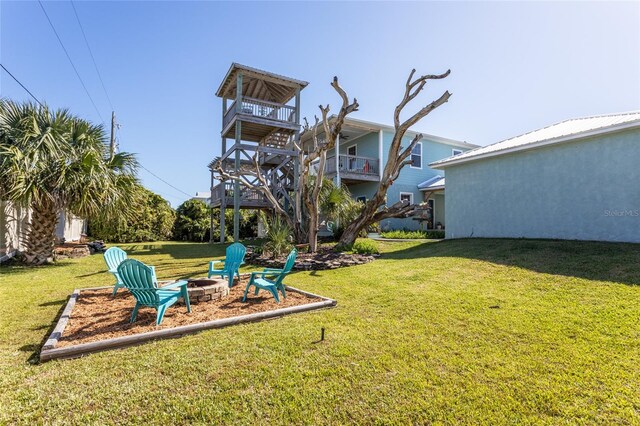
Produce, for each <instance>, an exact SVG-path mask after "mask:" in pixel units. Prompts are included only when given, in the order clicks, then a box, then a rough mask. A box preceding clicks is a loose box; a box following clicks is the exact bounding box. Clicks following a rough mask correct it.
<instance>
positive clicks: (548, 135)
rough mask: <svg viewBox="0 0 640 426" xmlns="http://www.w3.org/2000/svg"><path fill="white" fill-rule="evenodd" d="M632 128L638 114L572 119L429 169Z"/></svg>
mask: <svg viewBox="0 0 640 426" xmlns="http://www.w3.org/2000/svg"><path fill="white" fill-rule="evenodd" d="M635 127H640V111H633V112H627V113H619V114H607V115H597V116H592V117H584V118H573V119H570V120H565V121H561V122H559V123H556V124H552V125H551V126H547V127H543V128H542V129H538V130H534V131H532V132H529V133H525V134H523V135H520V136H516V137H514V138H510V139H506V140H503V141H501V142H497V143H494V144H492V145H487V146H483V147H480V148H477V149H473V150H471V151H467V152H464V153H462V154H458V155H456V156H453V157H448V158H445V159H442V160H439V161H436V162H433V163H431V164H429V166H431V167H435V168H441V167H446V166H449V165H454V164H460V163H465V162H468V161H475V160H480V159H482V158H487V157H493V156H497V155H503V154H508V153H511V152H517V151H524V150H528V149H534V148H538V147H541V146H547V145H552V144H556V143H561V142H567V141H573V140H576V139H580V138H585V137H589V136H595V135H599V134H603V133H609V132H614V131H619V130H624V129H629V128H635Z"/></svg>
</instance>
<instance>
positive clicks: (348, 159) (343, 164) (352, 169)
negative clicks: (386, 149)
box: [325, 155, 380, 176]
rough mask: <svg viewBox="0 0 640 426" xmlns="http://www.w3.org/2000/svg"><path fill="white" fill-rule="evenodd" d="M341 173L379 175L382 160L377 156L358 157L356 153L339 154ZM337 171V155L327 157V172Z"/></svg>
mask: <svg viewBox="0 0 640 426" xmlns="http://www.w3.org/2000/svg"><path fill="white" fill-rule="evenodd" d="M338 167H339V168H340V173H349V174H354V175H366V176H379V173H380V161H379V160H378V159H377V158H368V157H358V156H356V155H339V156H338ZM335 172H336V157H335V156H333V157H329V158H327V163H326V169H325V173H327V174H331V173H335Z"/></svg>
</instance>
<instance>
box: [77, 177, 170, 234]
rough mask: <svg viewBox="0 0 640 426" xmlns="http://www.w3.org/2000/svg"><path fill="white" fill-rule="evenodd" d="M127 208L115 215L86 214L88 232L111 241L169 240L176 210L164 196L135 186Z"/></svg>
mask: <svg viewBox="0 0 640 426" xmlns="http://www.w3.org/2000/svg"><path fill="white" fill-rule="evenodd" d="M136 192H137V194H136V196H135V197H134V202H133V203H132V204H131V205H129V207H128V209H127V210H128V211H127V212H123V213H125V214H122V215H120V216H118V217H115V218H107V217H106V216H102V215H97V216H93V217H90V218H89V230H88V234H89V235H90V236H91V237H93V238H95V239H99V240H105V241H109V242H112V243H133V242H136V243H137V242H143V241H158V240H168V239H169V238H171V229H172V228H173V222H174V220H175V217H176V213H175V212H174V210H173V209H172V208H171V205H170V204H169V202H168V201H167V200H165V199H164V198H162V197H161V196H159V195H158V194H154V193H153V192H151V191H149V190H148V189H146V188H144V187H143V186H138V187H137V189H136Z"/></svg>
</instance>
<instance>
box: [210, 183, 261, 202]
mask: <svg viewBox="0 0 640 426" xmlns="http://www.w3.org/2000/svg"><path fill="white" fill-rule="evenodd" d="M234 186H235V185H234V184H233V182H225V183H220V184H218V185H216V186H214V187H213V189H212V191H211V204H212V205H216V204H217V203H219V202H220V201H222V199H223V198H224V199H225V204H226V205H233V191H234ZM267 203H268V201H267V199H266V198H265V196H264V195H262V193H261V192H260V191H256V190H254V189H248V188H245V187H242V186H241V187H240V205H255V206H257V205H260V204H267Z"/></svg>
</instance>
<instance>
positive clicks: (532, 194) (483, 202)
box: [431, 112, 640, 243]
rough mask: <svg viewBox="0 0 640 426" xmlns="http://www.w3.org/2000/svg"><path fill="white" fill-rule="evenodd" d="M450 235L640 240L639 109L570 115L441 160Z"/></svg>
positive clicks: (455, 236)
mask: <svg viewBox="0 0 640 426" xmlns="http://www.w3.org/2000/svg"><path fill="white" fill-rule="evenodd" d="M431 167H433V168H436V169H438V170H442V171H445V170H446V173H447V205H446V214H447V228H446V231H445V232H446V237H447V238H468V237H481V238H482V237H484V238H487V237H498V238H552V239H570V240H597V241H621V242H635V243H640V112H632V113H624V114H610V115H601V116H594V117H585V118H579V119H572V120H566V121H563V122H560V123H557V124H554V125H551V126H548V127H545V128H542V129H539V130H535V131H533V132H529V133H526V134H523V135H520V136H516V137H514V138H510V139H507V140H504V141H501V142H498V143H495V144H492V145H487V146H484V147H481V148H478V149H475V150H472V151H469V152H467V153H464V154H461V155H459V156H457V157H452V158H447V159H444V160H440V161H436V162H434V163H433V164H432V165H431Z"/></svg>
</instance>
